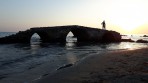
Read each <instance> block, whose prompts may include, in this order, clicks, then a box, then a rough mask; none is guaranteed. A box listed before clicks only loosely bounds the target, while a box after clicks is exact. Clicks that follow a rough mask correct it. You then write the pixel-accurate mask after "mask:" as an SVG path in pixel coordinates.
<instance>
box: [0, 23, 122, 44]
mask: <svg viewBox="0 0 148 83" xmlns="http://www.w3.org/2000/svg"><path fill="white" fill-rule="evenodd" d="M70 31H71V32H72V33H73V34H74V36H75V37H77V42H120V41H121V36H120V33H118V32H115V31H108V30H102V29H96V28H91V27H84V26H78V25H71V26H55V27H39V28H31V29H28V30H26V31H19V32H18V33H16V34H14V35H10V36H6V37H3V38H0V43H30V40H31V37H32V35H33V34H35V33H37V34H38V35H39V36H40V38H41V40H42V42H49V43H55V42H66V37H67V35H68V33H69V32H70Z"/></svg>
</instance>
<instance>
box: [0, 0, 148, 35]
mask: <svg viewBox="0 0 148 83" xmlns="http://www.w3.org/2000/svg"><path fill="white" fill-rule="evenodd" d="M147 4H148V0H0V32H12V31H13V32H17V31H21V30H26V29H29V28H31V27H43V26H57V25H59V26H61V25H81V26H89V27H95V28H102V26H101V22H102V21H103V20H105V21H106V24H107V29H108V30H115V31H118V32H120V33H123V34H124V33H130V34H134V33H142V34H146V33H147V34H148V31H147V30H148V29H147V28H148V16H147V15H148V5H147Z"/></svg>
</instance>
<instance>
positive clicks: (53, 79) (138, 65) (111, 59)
mask: <svg viewBox="0 0 148 83" xmlns="http://www.w3.org/2000/svg"><path fill="white" fill-rule="evenodd" d="M147 50H148V48H142V49H136V50H120V51H114V52H112V51H111V52H107V53H101V54H96V55H91V56H88V57H86V58H85V59H84V60H82V61H80V62H78V63H76V64H74V65H73V66H70V67H67V68H63V69H60V70H57V72H55V73H54V74H52V75H46V76H44V77H43V78H41V79H39V80H36V81H34V82H33V83H49V82H50V83H102V82H103V83H104V82H105V83H110V82H111V83H112V82H117V83H125V82H128V83H132V82H136V83H137V82H148V54H147Z"/></svg>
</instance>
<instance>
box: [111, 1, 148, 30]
mask: <svg viewBox="0 0 148 83" xmlns="http://www.w3.org/2000/svg"><path fill="white" fill-rule="evenodd" d="M115 1H116V0H115ZM127 2H128V3H127ZM121 3H122V4H121ZM108 13H109V14H108V16H109V17H108V18H109V19H110V21H111V22H112V23H113V24H115V25H117V26H119V27H120V28H122V29H123V30H125V31H127V32H131V31H133V30H134V29H136V28H137V27H138V26H141V25H143V24H144V23H145V22H147V21H148V20H147V17H145V16H146V15H147V14H148V12H147V11H146V7H145V4H143V3H141V2H139V1H132V0H131V2H130V1H129V0H128V1H127V0H123V1H116V3H113V4H112V7H111V8H110V11H109V12H108Z"/></svg>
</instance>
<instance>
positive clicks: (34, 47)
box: [30, 43, 41, 54]
mask: <svg viewBox="0 0 148 83" xmlns="http://www.w3.org/2000/svg"><path fill="white" fill-rule="evenodd" d="M30 47H31V49H30V50H31V54H37V51H38V49H40V48H41V46H40V44H33V43H32V44H31V45H30Z"/></svg>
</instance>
